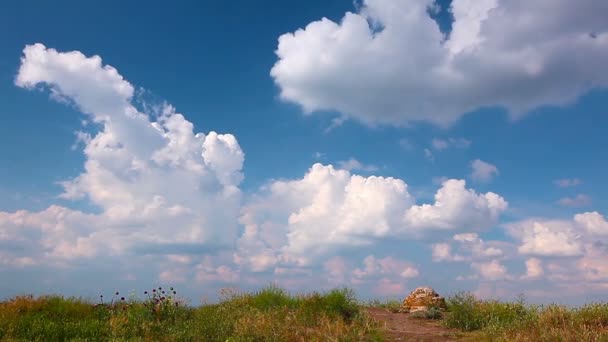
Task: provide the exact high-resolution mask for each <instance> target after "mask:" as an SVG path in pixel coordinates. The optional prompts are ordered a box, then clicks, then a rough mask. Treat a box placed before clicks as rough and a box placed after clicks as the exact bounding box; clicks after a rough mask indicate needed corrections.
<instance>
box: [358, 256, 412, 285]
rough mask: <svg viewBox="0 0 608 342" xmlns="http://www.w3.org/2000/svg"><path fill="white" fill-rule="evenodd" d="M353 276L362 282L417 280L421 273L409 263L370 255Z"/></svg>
mask: <svg viewBox="0 0 608 342" xmlns="http://www.w3.org/2000/svg"><path fill="white" fill-rule="evenodd" d="M352 274H353V276H354V277H355V278H356V279H358V280H362V279H365V278H372V279H378V277H394V276H399V277H401V278H405V279H407V278H416V277H417V276H418V275H419V274H420V273H419V271H418V269H417V268H416V267H415V266H413V265H411V264H410V263H408V262H407V261H402V260H397V259H395V258H393V257H385V258H381V259H378V258H376V257H375V256H374V255H369V256H367V257H366V258H365V259H363V267H362V268H356V269H354V270H353V272H352Z"/></svg>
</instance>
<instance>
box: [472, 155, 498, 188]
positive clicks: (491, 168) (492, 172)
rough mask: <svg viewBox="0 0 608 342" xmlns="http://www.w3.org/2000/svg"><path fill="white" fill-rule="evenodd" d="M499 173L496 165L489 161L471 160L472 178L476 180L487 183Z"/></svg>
mask: <svg viewBox="0 0 608 342" xmlns="http://www.w3.org/2000/svg"><path fill="white" fill-rule="evenodd" d="M497 175H498V168H497V167H496V165H493V164H490V163H487V162H485V161H483V160H480V159H475V160H473V161H472V162H471V179H472V180H474V181H476V182H483V183H487V182H489V181H491V180H492V179H493V178H494V177H495V176H497Z"/></svg>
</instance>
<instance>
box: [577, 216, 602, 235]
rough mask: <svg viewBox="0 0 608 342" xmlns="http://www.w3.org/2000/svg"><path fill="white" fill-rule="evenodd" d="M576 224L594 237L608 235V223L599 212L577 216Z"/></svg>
mask: <svg viewBox="0 0 608 342" xmlns="http://www.w3.org/2000/svg"><path fill="white" fill-rule="evenodd" d="M574 222H575V223H577V224H578V225H580V226H581V227H583V228H584V229H585V230H586V231H587V232H588V233H590V234H592V235H608V221H606V219H605V218H604V216H602V215H601V214H600V213H598V212H597V211H593V212H587V213H582V214H577V215H575V216H574Z"/></svg>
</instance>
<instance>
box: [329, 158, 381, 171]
mask: <svg viewBox="0 0 608 342" xmlns="http://www.w3.org/2000/svg"><path fill="white" fill-rule="evenodd" d="M337 164H338V167H339V168H340V169H343V170H346V171H357V170H358V171H364V172H375V171H378V167H377V166H376V165H371V164H363V163H361V162H360V161H358V160H357V159H355V158H350V159H348V160H341V161H338V163H337Z"/></svg>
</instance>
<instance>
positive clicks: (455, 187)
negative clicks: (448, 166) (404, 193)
mask: <svg viewBox="0 0 608 342" xmlns="http://www.w3.org/2000/svg"><path fill="white" fill-rule="evenodd" d="M507 206H508V203H507V202H506V201H505V200H504V199H503V198H502V197H501V196H499V195H497V194H495V193H493V192H488V193H485V194H477V193H476V192H475V191H474V190H471V189H467V188H466V182H465V181H464V180H455V179H449V180H447V181H445V182H443V184H442V186H441V188H440V189H439V190H438V191H437V193H436V194H435V203H434V204H423V205H415V206H412V207H411V208H409V209H408V210H407V212H406V213H405V222H406V224H407V226H408V227H410V229H412V230H417V229H418V230H425V229H436V230H455V229H460V230H464V229H473V230H481V229H485V228H488V227H490V226H492V225H493V224H495V223H496V221H497V220H498V217H499V215H500V214H501V213H502V212H504V211H505V210H506V209H507Z"/></svg>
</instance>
